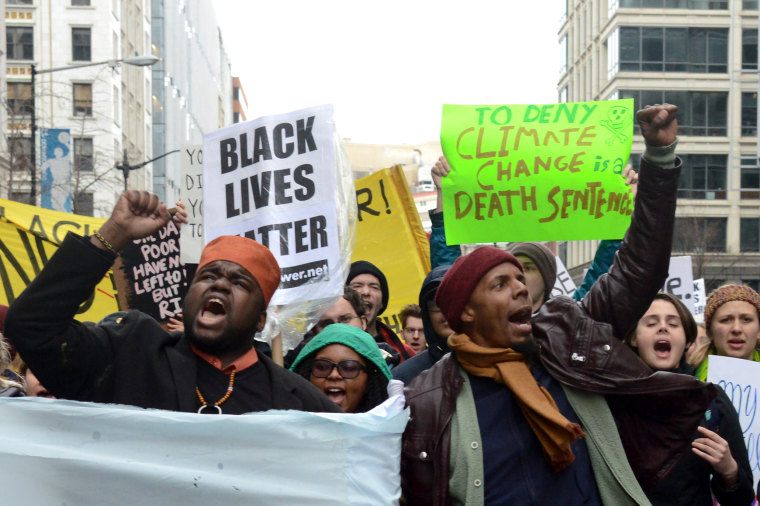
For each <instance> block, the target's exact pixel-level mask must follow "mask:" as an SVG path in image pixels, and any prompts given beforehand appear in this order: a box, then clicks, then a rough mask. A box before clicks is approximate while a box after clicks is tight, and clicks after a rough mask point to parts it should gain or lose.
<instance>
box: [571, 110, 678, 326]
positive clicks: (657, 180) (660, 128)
mask: <svg viewBox="0 0 760 506" xmlns="http://www.w3.org/2000/svg"><path fill="white" fill-rule="evenodd" d="M677 114H678V107H676V106H674V105H670V104H663V105H655V106H647V107H646V108H644V109H642V110H640V111H639V112H638V113H637V119H638V121H639V125H640V126H641V132H642V135H643V136H644V141H645V143H646V152H645V153H644V156H643V157H642V162H641V169H640V171H639V182H638V194H637V197H636V204H635V207H634V211H633V216H632V219H631V226H630V228H629V229H628V232H627V233H626V235H625V238H624V239H623V242H622V244H621V246H620V250H619V251H618V252H617V254H616V255H615V260H614V262H613V264H612V267H611V268H610V271H609V272H608V273H607V274H603V275H602V276H601V277H600V278H599V279H598V280H597V282H596V283H595V284H594V285H593V286H592V288H591V290H590V291H589V293H588V294H587V295H586V297H585V298H584V299H583V300H582V302H581V304H583V306H584V309H585V310H586V312H587V313H588V314H589V315H590V316H591V317H592V318H593V319H594V320H597V321H601V322H607V323H610V324H612V326H613V328H614V333H615V336H617V337H618V338H620V339H622V338H624V337H625V335H627V333H628V332H629V330H630V329H631V328H632V327H633V325H635V323H636V322H637V321H638V319H639V318H640V317H641V315H642V314H643V313H644V311H646V309H647V308H648V307H649V304H650V303H651V301H652V298H653V297H654V295H655V294H656V293H657V292H658V291H659V290H660V288H662V285H663V283H664V282H665V279H666V278H667V276H668V265H669V263H670V250H671V244H672V240H673V224H674V221H675V209H676V194H677V189H678V176H679V174H680V168H681V162H680V160H678V159H677V158H676V156H675V145H676V134H677V131H678V120H677Z"/></svg>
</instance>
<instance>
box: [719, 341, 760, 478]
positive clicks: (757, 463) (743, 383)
mask: <svg viewBox="0 0 760 506" xmlns="http://www.w3.org/2000/svg"><path fill="white" fill-rule="evenodd" d="M708 360H709V362H708V366H709V367H708V368H707V381H709V382H710V383H715V384H716V385H718V386H720V387H721V388H722V389H723V390H724V391H725V392H726V394H727V395H728V398H729V399H731V402H732V403H733V405H734V407H735V408H736V412H737V413H739V423H740V424H741V426H742V433H743V434H744V443H745V444H746V445H747V453H748V454H749V465H750V468H752V474H753V477H754V482H755V483H757V481H758V479H760V413H758V409H757V408H758V388H759V387H760V363H758V362H753V361H752V360H743V359H740V358H729V357H720V356H718V355H710V357H709V358H708Z"/></svg>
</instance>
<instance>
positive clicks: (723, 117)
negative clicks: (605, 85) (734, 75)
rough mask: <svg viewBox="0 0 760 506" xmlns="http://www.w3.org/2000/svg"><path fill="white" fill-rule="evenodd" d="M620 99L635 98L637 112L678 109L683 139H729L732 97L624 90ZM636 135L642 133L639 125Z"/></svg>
mask: <svg viewBox="0 0 760 506" xmlns="http://www.w3.org/2000/svg"><path fill="white" fill-rule="evenodd" d="M620 98H632V99H633V103H634V110H638V109H641V108H642V107H644V106H646V105H652V104H665V103H668V104H675V105H677V106H678V133H679V134H680V135H697V136H708V137H716V136H725V135H727V124H728V113H727V110H728V93H725V92H712V91H710V92H708V91H669V90H620ZM635 128H636V131H637V132H638V133H640V130H639V126H638V124H637V125H636V127H635Z"/></svg>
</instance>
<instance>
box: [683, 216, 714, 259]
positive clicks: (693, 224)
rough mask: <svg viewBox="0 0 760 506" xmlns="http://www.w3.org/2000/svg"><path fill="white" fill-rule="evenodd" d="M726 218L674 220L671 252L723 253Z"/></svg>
mask: <svg viewBox="0 0 760 506" xmlns="http://www.w3.org/2000/svg"><path fill="white" fill-rule="evenodd" d="M726 223H727V219H726V218H676V222H675V228H674V230H673V251H676V252H681V253H689V252H698V253H705V252H725V251H726Z"/></svg>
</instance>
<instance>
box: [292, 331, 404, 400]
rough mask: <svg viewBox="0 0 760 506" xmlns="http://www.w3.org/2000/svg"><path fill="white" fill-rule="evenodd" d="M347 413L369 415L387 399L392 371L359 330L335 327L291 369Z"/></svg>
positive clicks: (313, 343)
mask: <svg viewBox="0 0 760 506" xmlns="http://www.w3.org/2000/svg"><path fill="white" fill-rule="evenodd" d="M290 370H291V371H294V372H296V373H298V374H300V375H301V376H303V377H304V378H306V379H308V380H309V381H311V382H312V384H314V385H315V386H316V387H317V388H319V389H320V390H321V391H322V392H323V393H324V394H325V395H327V397H329V398H330V399H331V400H332V401H333V402H334V403H335V404H337V405H338V406H340V407H341V408H342V409H343V411H345V412H346V413H361V412H364V411H369V410H370V409H372V408H374V407H375V406H377V405H378V404H380V403H382V402H383V401H384V400H385V399H387V398H388V381H389V380H390V379H391V371H390V369H388V366H387V365H386V363H385V359H384V358H383V356H382V354H381V353H380V349H379V348H378V347H377V344H376V343H375V340H374V339H373V338H372V336H370V335H369V334H367V333H366V332H364V331H363V330H361V329H358V328H356V327H352V326H350V325H346V324H344V323H334V324H332V325H328V326H327V327H326V328H325V329H324V330H323V331H322V332H320V333H319V334H317V335H316V336H315V337H314V338H313V339H312V340H311V341H309V343H308V344H307V345H306V346H305V347H304V348H303V349H302V350H301V352H300V353H299V354H298V356H297V357H296V359H295V361H294V362H293V365H292V366H291V368H290Z"/></svg>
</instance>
